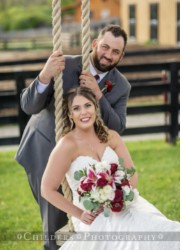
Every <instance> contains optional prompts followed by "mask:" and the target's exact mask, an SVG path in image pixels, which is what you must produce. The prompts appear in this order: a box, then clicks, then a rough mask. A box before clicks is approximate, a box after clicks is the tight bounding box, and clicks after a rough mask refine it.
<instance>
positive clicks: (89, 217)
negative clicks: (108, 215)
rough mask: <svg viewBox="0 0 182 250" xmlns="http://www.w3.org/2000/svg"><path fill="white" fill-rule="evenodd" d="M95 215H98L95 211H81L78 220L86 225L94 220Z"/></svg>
mask: <svg viewBox="0 0 182 250" xmlns="http://www.w3.org/2000/svg"><path fill="white" fill-rule="evenodd" d="M97 215H98V213H95V212H90V211H83V212H82V214H81V217H80V220H81V221H82V222H83V223H85V224H87V225H90V224H92V222H93V221H94V220H95V218H96V217H97Z"/></svg>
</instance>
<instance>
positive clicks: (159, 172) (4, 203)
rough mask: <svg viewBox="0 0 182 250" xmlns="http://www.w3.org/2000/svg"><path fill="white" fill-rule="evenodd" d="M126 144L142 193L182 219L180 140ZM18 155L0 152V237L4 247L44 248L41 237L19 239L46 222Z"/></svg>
mask: <svg viewBox="0 0 182 250" xmlns="http://www.w3.org/2000/svg"><path fill="white" fill-rule="evenodd" d="M126 144H127V146H128V148H129V151H130V153H131V156H132V158H133V161H134V163H135V167H136V169H137V171H138V175H139V185H138V189H139V191H140V194H141V195H142V196H143V197H144V198H146V199H147V200H148V201H150V202H151V203H153V204H154V205H155V206H156V207H157V208H158V209H159V210H160V211H161V212H162V213H164V214H165V215H166V216H167V217H168V218H170V219H172V220H178V221H179V216H180V215H179V173H180V170H179V164H180V152H179V151H180V150H179V147H180V143H179V142H178V143H177V145H176V146H172V145H170V144H167V143H165V142H164V141H159V140H155V141H141V142H127V143H126ZM14 155H15V152H14V151H10V152H0V190H1V193H0V221H1V223H0V235H1V236H0V237H1V240H3V239H4V241H1V242H0V248H1V249H6V250H40V249H43V248H42V241H41V240H39V241H29V240H28V241H26V240H18V239H16V235H17V233H18V232H30V233H31V232H39V233H40V232H41V229H42V226H41V220H40V215H39V207H38V205H37V204H36V202H35V200H34V198H33V195H32V193H31V190H30V188H29V185H28V181H27V177H26V174H25V172H24V169H23V168H22V167H21V166H19V165H18V164H17V163H16V161H15V160H14ZM5 237H7V238H6V239H5ZM12 239H15V240H13V241H12Z"/></svg>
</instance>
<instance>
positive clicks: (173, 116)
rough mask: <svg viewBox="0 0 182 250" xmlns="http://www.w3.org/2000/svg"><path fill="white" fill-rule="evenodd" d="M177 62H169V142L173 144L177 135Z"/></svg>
mask: <svg viewBox="0 0 182 250" xmlns="http://www.w3.org/2000/svg"><path fill="white" fill-rule="evenodd" d="M178 71H179V68H178V64H177V63H175V62H174V63H171V65H170V75H171V83H170V93H171V100H170V106H171V107H170V131H169V133H170V143H172V144H175V143H176V140H177V137H178V130H179V129H178V124H179V123H178V110H179V83H178Z"/></svg>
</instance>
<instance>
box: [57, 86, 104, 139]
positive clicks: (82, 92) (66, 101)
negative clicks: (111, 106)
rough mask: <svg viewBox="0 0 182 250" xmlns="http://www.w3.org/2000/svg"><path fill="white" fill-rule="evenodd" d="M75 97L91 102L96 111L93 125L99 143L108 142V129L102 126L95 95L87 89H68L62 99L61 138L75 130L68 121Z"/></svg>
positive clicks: (72, 124)
mask: <svg viewBox="0 0 182 250" xmlns="http://www.w3.org/2000/svg"><path fill="white" fill-rule="evenodd" d="M75 96H83V97H85V98H87V99H88V100H89V101H91V102H92V103H93V104H94V106H95V110H96V119H95V123H94V129H95V132H96V134H97V136H98V138H99V139H100V141H101V142H107V141H108V132H107V131H108V129H107V128H106V126H105V125H104V122H103V120H102V118H101V116H100V110H99V105H98V102H97V100H96V96H95V94H94V93H93V92H92V90H91V89H90V88H87V87H76V88H73V89H70V90H69V91H68V92H67V94H66V95H65V96H64V98H63V112H62V119H63V129H62V136H64V135H66V134H67V133H69V132H70V131H71V130H73V129H74V128H75V124H74V123H73V122H72V121H71V120H70V117H69V114H70V107H71V105H72V103H73V100H74V98H75Z"/></svg>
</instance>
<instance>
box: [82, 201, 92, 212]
mask: <svg viewBox="0 0 182 250" xmlns="http://www.w3.org/2000/svg"><path fill="white" fill-rule="evenodd" d="M83 205H84V207H85V208H86V209H87V210H90V211H92V210H93V209H94V204H93V203H92V202H91V201H90V200H84V202H83Z"/></svg>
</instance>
